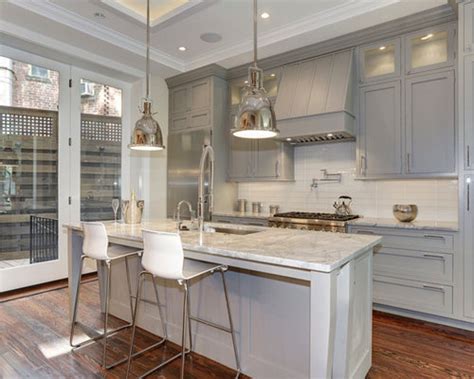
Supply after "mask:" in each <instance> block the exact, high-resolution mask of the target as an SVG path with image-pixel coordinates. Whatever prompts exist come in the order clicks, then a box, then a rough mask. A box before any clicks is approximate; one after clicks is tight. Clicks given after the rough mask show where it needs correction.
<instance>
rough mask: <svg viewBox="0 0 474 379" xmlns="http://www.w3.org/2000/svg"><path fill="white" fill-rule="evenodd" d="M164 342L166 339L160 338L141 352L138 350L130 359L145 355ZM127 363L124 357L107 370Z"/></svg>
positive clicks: (126, 358)
mask: <svg viewBox="0 0 474 379" xmlns="http://www.w3.org/2000/svg"><path fill="white" fill-rule="evenodd" d="M165 342H166V339H165V338H162V339H161V340H160V341H158V342H156V343H154V344H153V345H150V346H148V347H146V348H145V349H142V350H139V351H136V352H135V353H133V354H132V358H135V357H138V356H139V355H141V354H143V353H146V352H147V351H150V350H152V349H154V348H156V347H159V346H161V345H162V344H164V343H165ZM127 361H128V357H125V358H123V359H121V360H120V361H117V362H115V363H112V364H111V365H110V366H107V367H106V368H107V370H108V369H110V368H113V367H115V366H118V365H119V364H122V363H125V362H127Z"/></svg>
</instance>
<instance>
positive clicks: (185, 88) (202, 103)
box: [170, 78, 212, 131]
mask: <svg viewBox="0 0 474 379" xmlns="http://www.w3.org/2000/svg"><path fill="white" fill-rule="evenodd" d="M211 86H212V78H205V79H202V80H196V81H193V82H191V83H189V84H186V85H182V86H179V87H175V88H172V89H171V90H170V131H178V130H182V129H188V128H200V127H205V126H210V125H211V109H210V108H211V95H212V94H211Z"/></svg>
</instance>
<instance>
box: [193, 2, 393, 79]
mask: <svg viewBox="0 0 474 379" xmlns="http://www.w3.org/2000/svg"><path fill="white" fill-rule="evenodd" d="M399 2H400V0H377V1H372V2H366V1H364V2H354V1H353V2H350V3H347V4H341V5H339V6H336V7H333V8H331V9H328V10H326V11H324V12H320V13H317V14H314V15H310V16H307V17H305V18H303V19H301V20H299V21H298V22H295V23H291V24H287V25H285V26H283V27H279V28H277V29H273V30H270V31H269V32H267V33H262V34H261V35H259V36H258V45H259V47H265V46H270V45H273V44H276V43H278V42H280V41H284V40H287V39H289V38H293V37H297V36H299V35H301V34H305V33H308V32H312V31H315V30H318V29H321V28H323V27H326V26H328V25H331V24H335V23H338V22H342V21H345V20H347V19H349V18H352V17H356V16H359V15H362V14H364V13H368V12H373V11H375V10H377V9H380V8H384V7H387V6H389V5H392V4H396V3H399ZM252 49H253V42H252V41H246V42H242V43H238V44H235V45H232V46H229V47H224V48H221V49H216V50H214V51H211V52H210V53H207V54H203V55H201V56H199V57H197V58H195V59H193V60H192V61H191V62H189V63H186V64H185V69H186V70H191V69H195V68H197V67H201V66H203V65H207V64H211V63H214V62H220V61H223V60H225V59H229V58H232V57H233V56H236V55H240V54H245V53H248V52H251V51H252Z"/></svg>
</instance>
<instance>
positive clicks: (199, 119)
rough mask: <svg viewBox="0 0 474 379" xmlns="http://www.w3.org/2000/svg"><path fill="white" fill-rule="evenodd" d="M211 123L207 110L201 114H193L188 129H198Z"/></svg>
mask: <svg viewBox="0 0 474 379" xmlns="http://www.w3.org/2000/svg"><path fill="white" fill-rule="evenodd" d="M210 123H211V116H210V112H209V110H204V111H201V112H193V113H192V114H191V119H190V125H189V127H190V128H199V127H202V126H208V125H210Z"/></svg>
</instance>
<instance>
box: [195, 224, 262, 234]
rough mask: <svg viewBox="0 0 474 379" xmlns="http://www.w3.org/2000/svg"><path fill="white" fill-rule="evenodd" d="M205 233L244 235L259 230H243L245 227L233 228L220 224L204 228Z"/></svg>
mask: <svg viewBox="0 0 474 379" xmlns="http://www.w3.org/2000/svg"><path fill="white" fill-rule="evenodd" d="M204 231H205V232H207V233H223V234H236V235H240V236H246V235H248V234H254V233H259V232H261V230H245V229H233V228H226V227H221V226H211V227H207V228H205V229H204Z"/></svg>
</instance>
